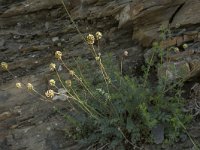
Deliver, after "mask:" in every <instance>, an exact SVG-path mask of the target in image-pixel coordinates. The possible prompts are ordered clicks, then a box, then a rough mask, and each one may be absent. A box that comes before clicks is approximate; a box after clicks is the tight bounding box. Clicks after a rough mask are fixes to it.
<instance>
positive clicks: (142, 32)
mask: <svg viewBox="0 0 200 150" xmlns="http://www.w3.org/2000/svg"><path fill="white" fill-rule="evenodd" d="M64 2H65V4H66V6H67V8H68V10H69V12H70V14H71V15H72V17H73V18H74V19H75V23H76V25H77V26H78V27H79V29H80V31H81V32H82V33H83V35H86V34H87V33H95V32H96V31H101V32H102V33H103V37H104V38H103V40H102V41H101V43H100V45H101V48H102V50H103V52H104V51H105V52H108V51H111V52H113V53H114V55H115V56H116V55H120V54H122V53H123V51H124V50H128V51H129V54H130V58H131V59H130V60H129V62H128V63H129V64H130V65H128V66H129V69H130V70H131V72H134V70H137V67H136V66H140V65H141V63H142V62H143V52H144V51H143V48H144V47H150V46H151V44H152V42H153V41H154V40H156V39H158V37H159V34H160V33H159V28H160V26H161V25H162V26H164V27H169V26H170V27H171V28H172V30H173V31H174V32H173V34H172V38H168V39H166V40H165V41H163V47H165V48H167V47H170V46H181V45H182V44H183V43H185V42H187V43H189V44H191V47H195V52H194V53H193V55H192V57H191V58H190V60H188V59H185V58H188V57H183V56H182V55H179V56H177V57H175V56H176V55H173V56H170V57H171V59H174V61H175V62H176V61H177V62H178V61H179V59H178V58H180V59H181V61H184V63H185V64H186V63H188V65H186V66H187V67H189V69H190V70H191V69H192V68H196V67H195V66H199V57H198V50H199V45H198V41H199V38H200V33H199V32H200V27H199V25H200V18H199V14H200V9H199V8H200V1H199V0H188V1H187V0H162V1H157V0H64ZM177 25H178V26H179V28H178V29H176V27H177ZM194 42H196V44H193V43H194ZM57 49H62V50H63V53H64V59H65V60H70V58H72V57H77V56H80V57H84V58H86V59H90V58H91V57H90V54H89V53H90V52H89V51H88V49H87V47H86V45H85V44H84V43H83V42H82V39H81V37H80V36H79V35H78V34H77V32H76V30H75V29H74V28H73V26H72V24H71V22H70V19H69V18H68V17H67V15H66V13H65V10H64V9H63V6H62V5H61V2H60V1H55V0H18V1H15V0H0V62H1V61H5V62H8V63H9V66H10V70H11V71H12V72H13V73H14V74H15V75H16V76H18V77H19V78H20V79H22V80H23V81H25V82H26V81H29V82H33V83H34V85H35V86H38V85H43V86H38V87H39V89H40V91H42V92H44V91H45V90H46V89H47V83H46V82H44V81H46V80H48V76H44V74H49V72H48V65H49V63H50V62H51V61H54V60H53V54H54V51H55V50H57ZM193 49H194V48H193ZM187 56H188V55H187ZM188 61H189V62H188ZM184 63H183V64H184ZM130 66H131V68H130ZM135 67H136V68H135ZM186 70H187V71H188V68H187V69H186ZM197 72H198V73H199V69H198V70H197ZM196 74H197V73H195V74H194V75H196ZM14 82H15V80H13V77H12V76H11V75H10V74H8V73H6V72H3V71H0V150H1V149H2V150H17V149H27V150H34V149H39V150H57V149H59V150H61V149H67V150H69V149H78V148H77V147H76V146H73V144H72V143H70V142H69V143H68V142H65V141H66V140H65V138H64V132H63V131H62V130H63V129H64V128H65V126H66V122H65V121H63V119H62V118H61V117H60V116H59V115H57V114H55V113H54V111H53V106H57V107H59V108H60V109H62V110H65V109H66V108H65V105H64V104H63V103H64V102H62V101H58V102H56V103H55V104H53V105H52V104H49V103H46V102H43V101H40V100H39V99H38V97H36V96H33V95H29V94H27V93H25V92H23V91H17V90H16V89H15V88H14Z"/></svg>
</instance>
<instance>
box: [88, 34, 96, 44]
mask: <svg viewBox="0 0 200 150" xmlns="http://www.w3.org/2000/svg"><path fill="white" fill-rule="evenodd" d="M86 41H87V43H88V44H89V45H93V44H94V41H95V38H94V35H92V34H88V36H87V37H86Z"/></svg>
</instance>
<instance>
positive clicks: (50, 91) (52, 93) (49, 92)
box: [45, 90, 55, 98]
mask: <svg viewBox="0 0 200 150" xmlns="http://www.w3.org/2000/svg"><path fill="white" fill-rule="evenodd" d="M54 93H55V92H54V91H53V90H48V91H46V92H45V95H46V97H48V98H49V97H50V98H53V97H54V95H55V94H54Z"/></svg>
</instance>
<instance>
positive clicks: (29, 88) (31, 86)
mask: <svg viewBox="0 0 200 150" xmlns="http://www.w3.org/2000/svg"><path fill="white" fill-rule="evenodd" d="M27 89H28V90H29V91H33V90H34V88H33V85H32V84H31V83H28V84H27Z"/></svg>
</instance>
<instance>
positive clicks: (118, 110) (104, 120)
mask: <svg viewBox="0 0 200 150" xmlns="http://www.w3.org/2000/svg"><path fill="white" fill-rule="evenodd" d="M102 60H105V61H104V62H103V63H104V67H105V68H106V71H107V73H108V75H109V77H110V80H111V83H109V84H108V85H107V84H106V83H105V82H104V80H103V78H102V77H101V72H99V71H96V72H94V71H92V72H91V70H93V68H94V67H92V65H91V66H90V64H88V63H87V64H85V65H84V62H83V60H81V59H79V60H77V61H76V62H77V64H78V65H79V64H81V66H82V69H81V70H82V71H81V72H78V70H77V74H78V75H82V76H88V75H89V74H90V73H91V74H92V76H91V74H90V76H88V78H84V81H85V83H87V85H88V86H89V89H90V90H91V91H92V93H93V94H94V97H93V96H91V95H89V94H88V93H87V92H86V91H85V90H83V89H81V90H80V87H78V86H74V87H73V89H74V90H76V91H77V92H78V93H79V96H80V99H83V101H86V103H87V105H88V106H90V107H91V108H92V109H93V110H95V111H96V112H98V113H94V116H95V117H94V116H91V115H90V114H88V113H85V112H84V111H83V113H84V115H83V117H82V119H78V120H77V121H78V122H79V123H78V126H77V127H76V126H74V129H76V128H79V130H74V129H73V130H71V133H74V131H76V132H75V135H76V137H74V138H75V139H79V140H80V141H81V142H82V143H84V144H89V145H91V144H95V145H96V146H99V147H101V146H104V145H106V146H107V149H113V148H115V147H119V146H120V147H121V149H128V148H133V147H140V145H141V143H152V142H154V141H153V139H152V134H151V131H152V129H153V128H154V127H156V126H157V125H159V124H161V125H163V126H164V130H165V132H164V137H165V140H164V141H163V143H164V142H165V143H166V141H168V143H173V142H174V141H177V140H178V138H179V136H180V134H181V133H182V132H183V127H182V124H184V125H185V124H187V122H188V121H189V120H190V116H189V115H188V114H185V113H183V112H182V108H183V105H184V99H183V98H182V97H181V93H182V91H181V90H180V89H181V88H180V86H177V85H176V86H173V85H170V84H166V82H164V81H159V82H156V83H154V86H153V87H152V85H150V82H149V79H148V74H149V71H150V68H149V66H152V64H151V63H152V62H149V65H148V64H147V67H146V68H145V69H146V70H145V71H146V72H145V73H146V75H144V78H134V77H130V76H128V75H126V76H122V75H121V73H120V69H118V66H117V65H114V64H117V61H116V60H113V59H112V58H111V55H108V56H105V57H104V58H102ZM94 74H95V75H94ZM144 83H145V84H144ZM75 85H78V84H75ZM78 106H79V105H76V108H77V109H79V110H80V111H81V107H78ZM180 122H181V123H180ZM72 123H73V122H72ZM69 132H70V131H69ZM70 135H71V134H70Z"/></svg>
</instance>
